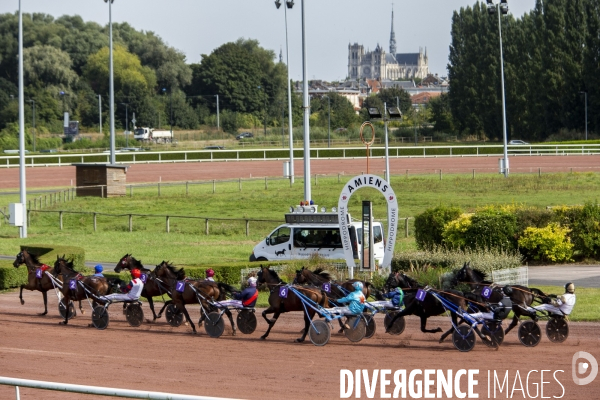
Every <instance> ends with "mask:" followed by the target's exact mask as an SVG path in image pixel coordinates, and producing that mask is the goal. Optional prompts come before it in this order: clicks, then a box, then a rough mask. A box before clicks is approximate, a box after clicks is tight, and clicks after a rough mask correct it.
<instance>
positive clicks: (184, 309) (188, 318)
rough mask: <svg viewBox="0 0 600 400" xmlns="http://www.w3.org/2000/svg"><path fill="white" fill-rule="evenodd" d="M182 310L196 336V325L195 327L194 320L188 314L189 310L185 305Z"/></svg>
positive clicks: (182, 305)
mask: <svg viewBox="0 0 600 400" xmlns="http://www.w3.org/2000/svg"><path fill="white" fill-rule="evenodd" d="M181 309H182V311H183V315H185V320H186V321H187V322H189V324H190V325H191V326H192V331H193V333H194V334H196V333H197V332H196V325H194V323H193V322H192V319H191V318H190V314H188V311H187V309H186V308H185V304H183V303H182V304H181Z"/></svg>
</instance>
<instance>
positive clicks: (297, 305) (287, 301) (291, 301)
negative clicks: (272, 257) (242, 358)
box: [257, 265, 328, 343]
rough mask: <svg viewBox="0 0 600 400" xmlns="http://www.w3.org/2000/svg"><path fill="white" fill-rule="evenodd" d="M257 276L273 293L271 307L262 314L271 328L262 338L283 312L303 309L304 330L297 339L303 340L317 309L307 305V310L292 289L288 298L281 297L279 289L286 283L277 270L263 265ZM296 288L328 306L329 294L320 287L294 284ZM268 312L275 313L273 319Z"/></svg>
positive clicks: (297, 340)
mask: <svg viewBox="0 0 600 400" xmlns="http://www.w3.org/2000/svg"><path fill="white" fill-rule="evenodd" d="M257 278H258V279H257V282H258V284H259V285H260V284H262V283H266V284H267V286H268V287H269V289H270V290H271V294H270V295H269V308H267V309H266V310H265V311H263V312H262V316H263V318H264V319H265V321H267V323H268V324H269V328H268V329H267V331H266V332H265V334H264V335H262V336H261V337H260V338H261V339H263V340H264V339H266V338H267V336H269V332H271V329H272V328H273V325H275V323H276V322H277V318H279V315H280V314H281V313H284V312H289V311H302V312H303V313H304V331H303V332H302V337H300V338H298V339H296V342H299V343H300V342H303V341H304V339H306V335H307V334H308V329H309V327H310V321H311V320H312V318H313V317H314V315H315V311H314V310H313V309H312V308H310V307H307V311H306V312H305V309H304V305H303V303H302V300H300V299H299V298H298V296H296V294H295V293H294V292H293V291H291V290H290V291H289V292H288V294H287V297H286V298H281V297H279V290H277V289H278V287H280V286H282V285H285V284H286V283H285V282H283V281H282V280H281V279H280V278H279V275H277V272H275V271H273V270H271V269H269V268H268V267H263V266H262V265H261V267H260V271H258V274H257ZM294 288H295V289H296V290H298V291H299V292H300V293H302V294H303V295H305V296H306V297H308V298H309V299H310V300H312V301H314V302H315V303H316V304H318V305H320V306H321V307H327V303H328V300H327V295H326V294H325V293H324V292H323V291H322V290H320V289H318V288H307V287H302V286H294ZM268 314H273V319H272V320H269V319H268V318H267V315H268Z"/></svg>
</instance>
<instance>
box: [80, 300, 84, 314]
mask: <svg viewBox="0 0 600 400" xmlns="http://www.w3.org/2000/svg"><path fill="white" fill-rule="evenodd" d="M79 312H80V313H81V315H83V314H85V310H84V309H83V305H82V304H81V300H79Z"/></svg>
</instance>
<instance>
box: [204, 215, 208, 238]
mask: <svg viewBox="0 0 600 400" xmlns="http://www.w3.org/2000/svg"><path fill="white" fill-rule="evenodd" d="M204 233H205V234H206V236H208V218H206V222H205V226H204Z"/></svg>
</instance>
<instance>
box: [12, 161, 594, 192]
mask: <svg viewBox="0 0 600 400" xmlns="http://www.w3.org/2000/svg"><path fill="white" fill-rule="evenodd" d="M498 158H499V157H498V156H493V157H453V158H449V157H440V158H399V159H397V158H390V170H391V173H392V175H397V174H405V173H406V171H408V173H409V174H434V173H439V171H440V169H441V170H442V173H443V174H451V173H472V171H473V170H475V173H493V172H497V171H498ZM310 165H311V175H315V174H325V175H334V174H338V173H344V174H360V173H362V172H366V171H367V164H366V160H365V159H357V160H323V159H313V160H311V164H310ZM294 168H295V170H294V171H295V176H296V177H298V178H301V177H303V175H304V163H303V161H302V160H296V161H295V162H294ZM538 168H541V171H542V173H544V172H557V171H562V172H568V171H571V170H572V171H578V172H584V171H596V172H598V171H600V156H597V155H595V156H531V157H529V156H520V157H511V158H510V171H511V173H514V174H517V173H519V174H520V173H538ZM384 170H385V160H383V159H372V160H371V161H370V169H369V172H371V173H374V174H377V175H382V176H383V171H384ZM282 175H283V161H282V160H279V161H229V162H223V161H219V162H193V163H185V164H184V163H173V164H135V165H132V166H131V168H129V169H128V171H127V182H128V183H142V182H158V181H159V180H162V181H163V182H174V181H186V180H187V181H199V180H209V179H232V178H250V177H265V176H267V177H281V176H282ZM26 181H27V186H28V187H30V188H40V187H59V186H70V185H71V184H73V185H74V184H75V167H72V166H68V167H36V168H27V169H26ZM18 187H19V169H18V168H11V169H0V189H8V188H18Z"/></svg>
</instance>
